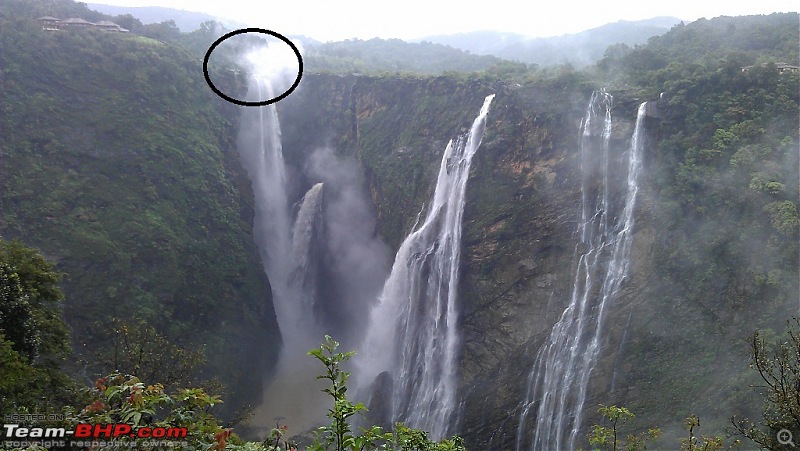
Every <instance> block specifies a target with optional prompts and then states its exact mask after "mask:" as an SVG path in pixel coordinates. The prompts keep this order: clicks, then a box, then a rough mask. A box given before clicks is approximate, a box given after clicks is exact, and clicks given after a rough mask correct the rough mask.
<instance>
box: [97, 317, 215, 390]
mask: <svg viewBox="0 0 800 451" xmlns="http://www.w3.org/2000/svg"><path fill="white" fill-rule="evenodd" d="M97 327H98V329H99V334H98V335H99V337H98V338H99V340H100V341H102V342H103V343H104V345H103V346H100V347H99V349H100V351H99V352H97V353H95V355H94V359H95V362H94V364H95V365H96V366H97V367H98V368H99V371H98V372H99V373H100V374H108V373H110V372H117V373H121V374H136V375H138V376H139V377H141V378H142V379H144V380H149V381H159V382H160V383H162V384H164V385H165V386H167V387H170V386H176V385H182V386H187V385H189V384H190V383H192V382H194V381H193V379H192V376H193V374H194V371H195V370H196V369H197V368H198V366H200V365H201V364H203V363H204V358H203V353H202V351H199V350H195V349H189V348H183V347H181V346H178V345H176V344H174V343H172V342H170V341H169V340H167V339H166V338H165V337H164V336H163V335H162V334H160V333H158V331H156V330H155V328H153V327H151V326H149V325H148V324H147V323H145V322H144V321H141V320H139V321H135V320H134V321H130V322H125V321H122V320H120V319H118V318H113V319H111V321H110V322H107V323H99V324H98V325H97Z"/></svg>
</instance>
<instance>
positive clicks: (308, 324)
mask: <svg viewBox="0 0 800 451" xmlns="http://www.w3.org/2000/svg"><path fill="white" fill-rule="evenodd" d="M248 90H249V91H248V97H249V98H253V97H255V98H271V97H274V95H273V87H272V82H271V80H270V79H269V78H267V77H253V78H251V79H250V81H249V85H248ZM254 93H257V97H256V96H255V95H253V94H254ZM238 150H239V156H240V158H241V163H242V165H243V166H244V168H245V169H246V170H247V174H248V177H249V178H250V182H251V183H252V186H253V194H254V198H255V218H254V220H253V235H254V239H255V242H256V244H257V245H258V247H259V252H260V254H261V259H262V261H263V265H264V270H265V272H266V273H267V276H268V277H269V281H270V285H271V287H272V295H273V296H272V299H273V305H274V307H275V314H276V316H277V319H278V325H279V327H280V331H281V338H282V340H283V346H282V348H281V355H280V359H279V361H278V362H277V365H276V366H275V367H274V372H275V373H274V377H273V379H272V380H271V381H269V382H268V383H267V384H265V387H264V397H263V399H264V401H265V402H264V403H263V404H262V405H261V406H259V407H258V408H257V409H256V410H255V411H254V412H253V417H251V419H250V424H251V425H253V426H255V427H263V425H264V424H268V423H271V422H272V421H273V418H274V417H275V416H278V415H279V416H283V417H286V418H287V420H288V421H291V422H292V424H293V425H294V426H295V427H298V428H302V427H313V426H315V425H316V422H317V421H318V420H319V419H321V418H324V409H323V407H322V406H323V402H324V395H323V394H321V393H320V392H319V391H318V390H317V385H318V384H317V383H316V381H315V379H314V374H316V370H317V368H316V366H315V365H314V362H313V361H311V359H309V358H308V357H307V356H306V352H307V351H308V349H310V348H312V347H314V346H315V345H317V343H318V340H319V337H321V336H322V332H321V327H320V326H319V324H318V322H317V321H316V319H315V315H314V307H315V297H316V292H315V289H316V273H315V272H314V269H315V266H314V263H315V262H311V261H310V260H309V254H310V253H313V252H315V251H314V250H313V249H312V247H314V242H315V238H314V237H315V234H318V231H319V230H320V227H321V226H320V225H319V222H320V221H321V215H320V214H319V213H320V210H321V208H322V184H318V185H316V186H314V187H313V188H311V190H309V192H308V194H306V196H305V198H304V201H303V203H302V206H301V207H300V211H299V213H298V218H297V221H295V222H294V224H293V222H292V216H291V213H290V208H289V200H288V194H287V191H288V189H287V177H286V166H285V164H284V161H283V149H282V147H281V130H280V122H279V120H278V112H277V110H276V109H275V106H274V105H268V106H262V107H257V108H244V109H243V110H242V114H241V129H240V131H239V140H238Z"/></svg>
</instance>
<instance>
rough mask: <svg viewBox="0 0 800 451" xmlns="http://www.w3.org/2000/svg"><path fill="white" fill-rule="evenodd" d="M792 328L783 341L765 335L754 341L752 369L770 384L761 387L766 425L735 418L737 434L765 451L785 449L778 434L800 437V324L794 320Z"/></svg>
mask: <svg viewBox="0 0 800 451" xmlns="http://www.w3.org/2000/svg"><path fill="white" fill-rule="evenodd" d="M788 325H789V329H788V332H787V335H788V336H787V337H786V338H785V339H783V340H779V341H776V342H771V341H769V340H768V339H767V338H765V335H766V334H764V333H762V332H756V333H755V334H754V335H753V336H752V338H751V339H750V347H751V351H752V360H751V363H750V367H751V368H753V369H754V370H756V371H757V372H758V375H759V376H760V377H761V380H762V381H763V382H764V383H765V384H766V385H763V386H758V387H757V388H758V389H759V390H764V391H763V396H764V408H763V419H762V421H761V422H760V423H759V424H756V423H754V422H752V421H750V420H747V419H737V418H736V417H735V416H734V417H733V418H731V422H732V423H733V427H734V429H735V431H736V432H737V433H738V434H741V435H742V436H744V437H745V438H747V439H749V440H751V441H753V442H754V443H756V444H757V445H758V446H759V447H760V448H761V449H779V448H781V444H780V443H779V442H778V432H779V431H781V430H783V429H786V430H789V431H790V432H793V433H794V434H795V436H797V434H798V433H800V320H798V318H793V319H792V321H789V322H788Z"/></svg>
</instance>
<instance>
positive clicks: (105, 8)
mask: <svg viewBox="0 0 800 451" xmlns="http://www.w3.org/2000/svg"><path fill="white" fill-rule="evenodd" d="M87 6H88V7H89V8H90V9H93V10H95V11H99V12H101V13H103V14H108V15H111V16H119V15H123V14H130V15H132V16H133V17H135V18H137V19H139V20H141V21H142V23H143V24H150V23H160V22H164V21H166V20H174V21H175V25H177V26H178V28H179V29H180V30H181V31H183V32H188V31H194V30H197V29H199V28H200V24H201V23H203V22H206V21H209V20H217V19H216V18H215V17H214V16H211V15H208V14H205V13H198V12H194V11H183V10H180V9H172V8H162V7H161V6H114V5H102V4H98V3H88V4H87Z"/></svg>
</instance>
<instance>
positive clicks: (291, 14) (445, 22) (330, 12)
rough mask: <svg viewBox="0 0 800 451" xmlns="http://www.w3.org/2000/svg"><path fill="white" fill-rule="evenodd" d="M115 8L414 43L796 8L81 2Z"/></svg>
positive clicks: (756, 4) (564, 0)
mask: <svg viewBox="0 0 800 451" xmlns="http://www.w3.org/2000/svg"><path fill="white" fill-rule="evenodd" d="M84 1H91V2H95V3H105V4H109V5H120V6H164V7H169V8H175V9H183V10H187V11H198V12H204V13H208V14H211V15H214V16H216V17H218V18H219V19H220V20H222V21H224V19H225V18H228V19H232V20H235V21H237V22H240V23H242V24H246V25H247V26H251V27H258V28H266V29H269V30H273V31H276V32H278V33H281V34H284V35H297V34H302V35H306V36H309V37H312V38H315V39H319V40H321V41H327V40H341V39H348V38H354V37H357V38H360V39H370V38H373V37H380V38H401V39H414V38H421V37H424V36H430V35H435V34H452V33H458V32H466V31H477V30H496V31H508V32H515V33H520V34H524V35H529V36H557V35H562V34H567V33H575V32H578V31H583V30H587V29H589V28H594V27H597V26H600V25H603V24H606V23H609V22H616V21H618V20H640V19H649V18H651V17H656V16H674V17H678V18H680V19H683V20H686V21H692V20H695V19H698V18H701V17H706V18H709V19H710V18H712V17H716V16H723V15H726V16H739V15H748V14H769V13H773V12H788V11H798V3H797V0H755V1H753V0H727V1H725V0H722V1H720V0H627V1H623V0H596V1H576V0H545V1H539V2H536V1H534V0H528V1H527V2H523V1H512V0H484V1H481V2H476V1H472V0H462V1H452V0H445V1H441V0H440V1H437V0H400V1H395V2H391V3H389V2H379V1H375V0H373V1H364V0H305V1H303V0H301V1H291V0H283V1H276V0H84Z"/></svg>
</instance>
